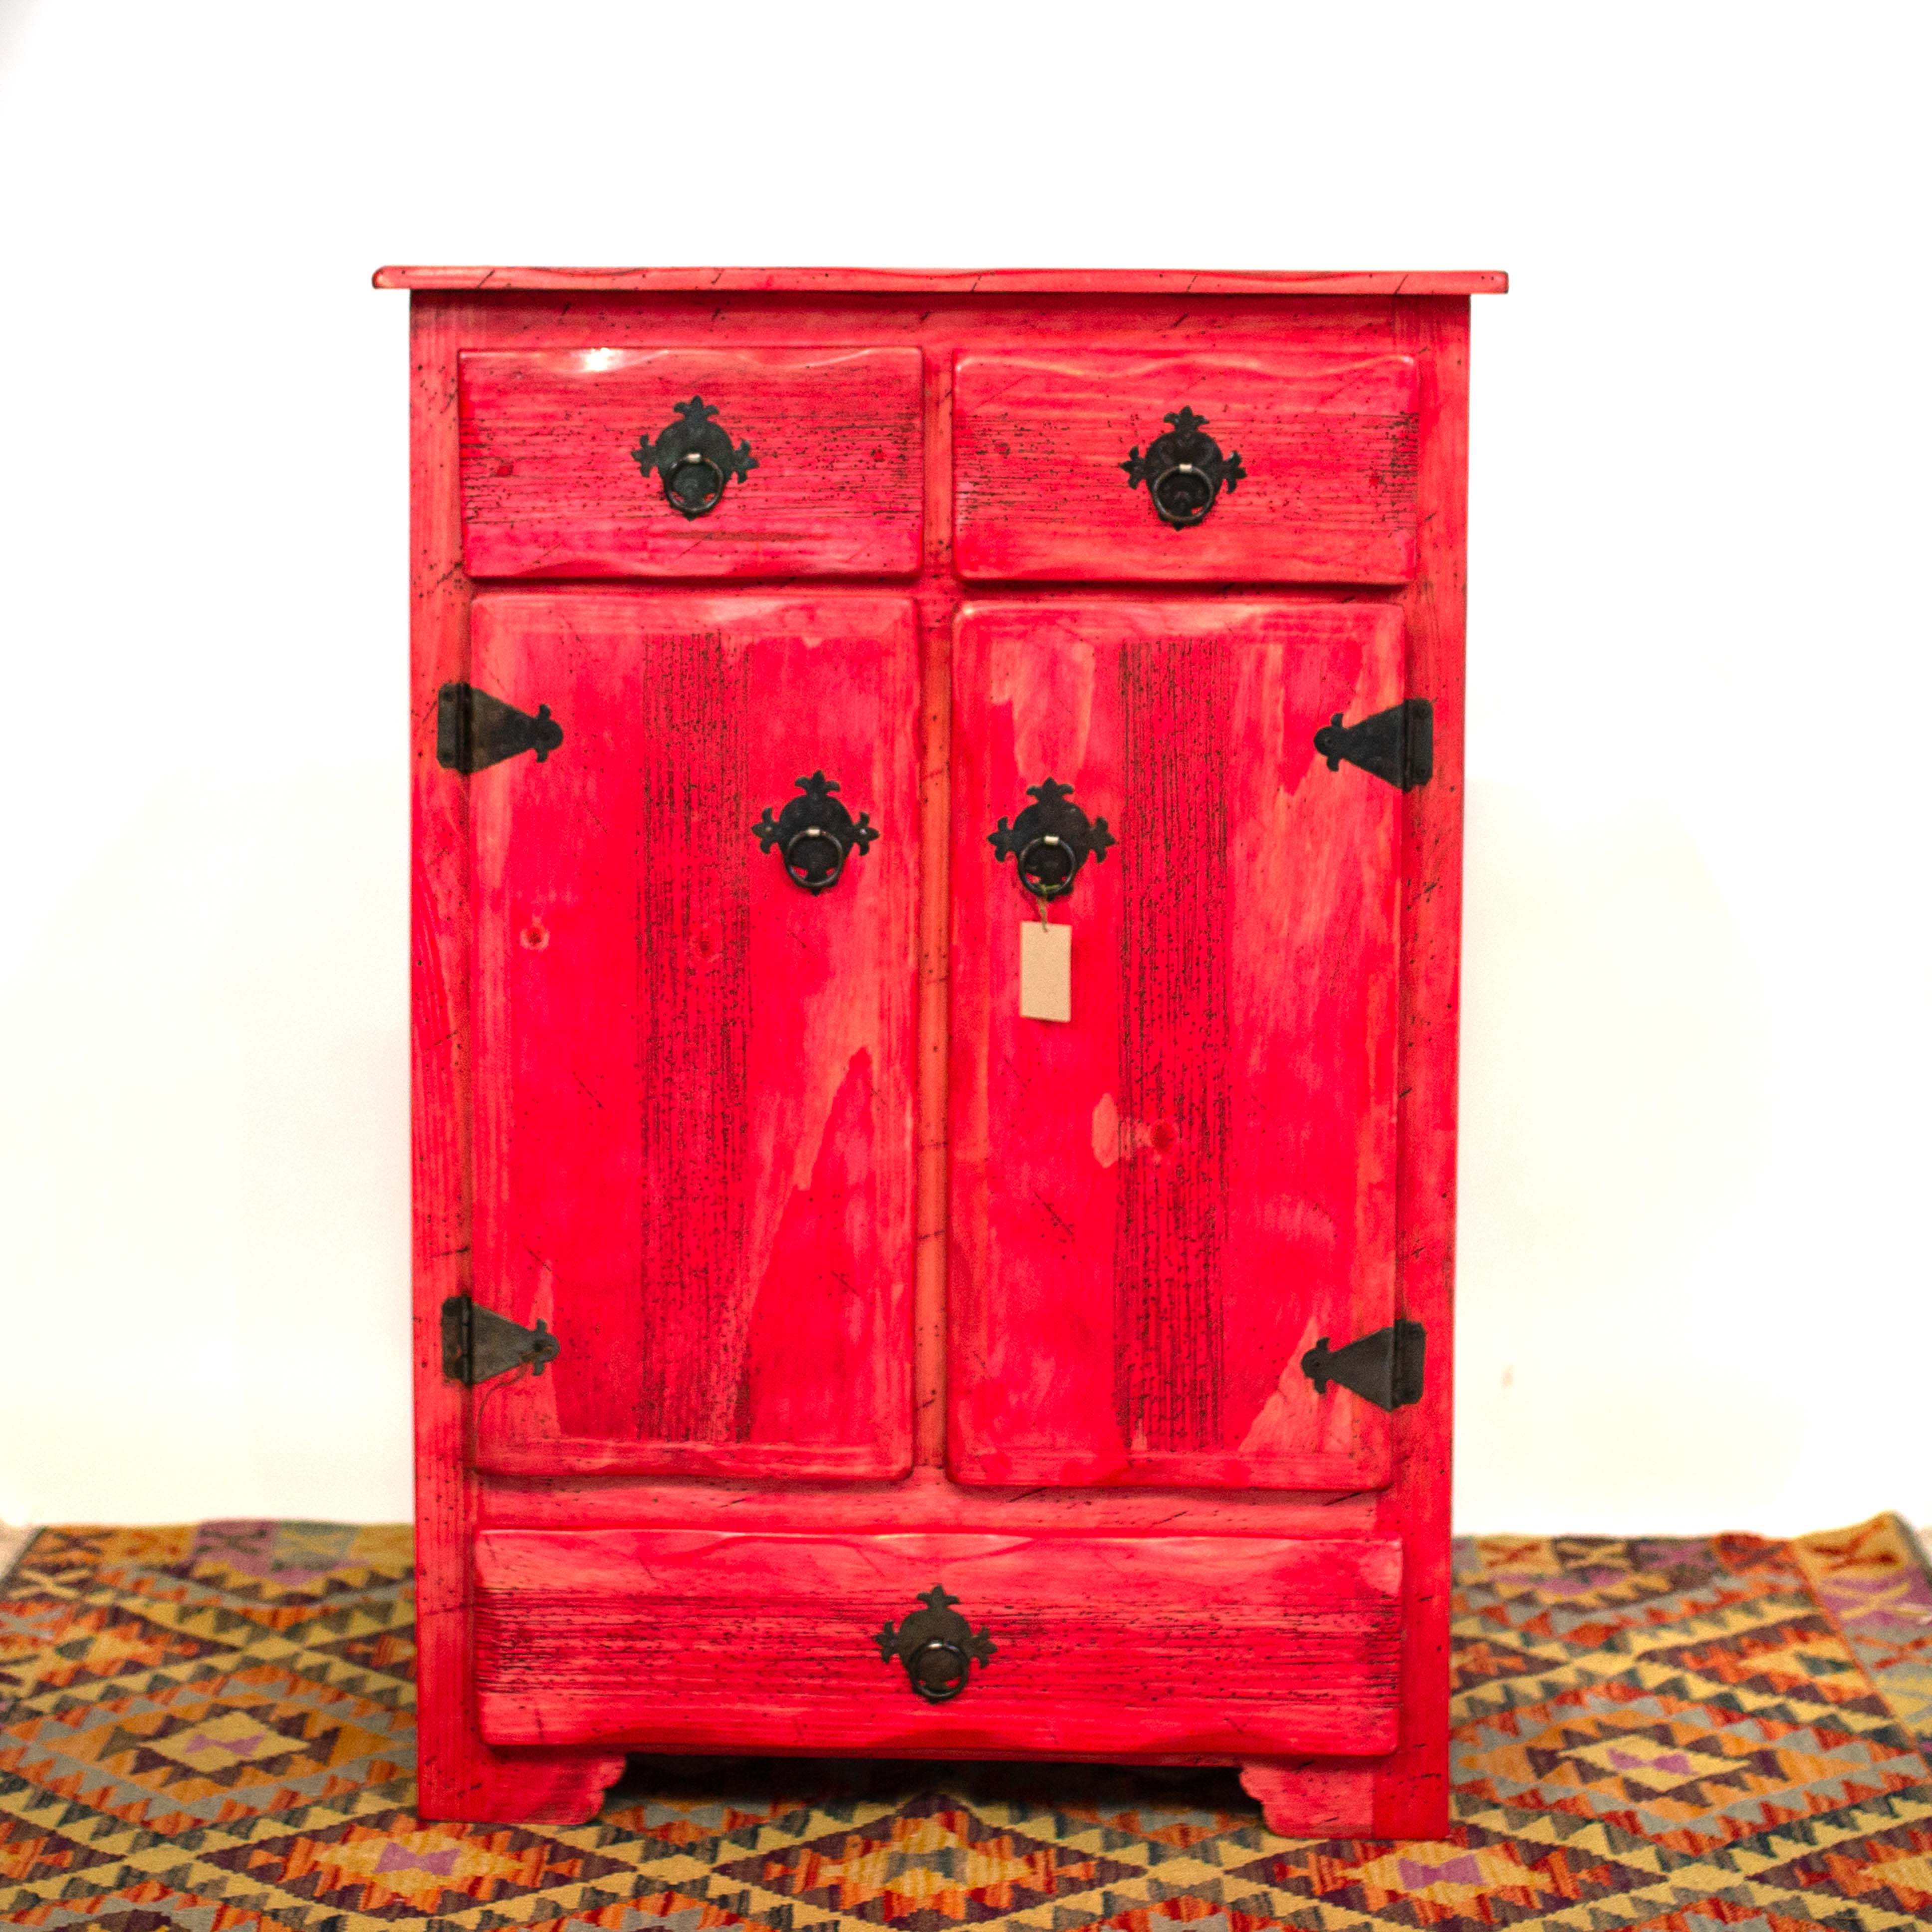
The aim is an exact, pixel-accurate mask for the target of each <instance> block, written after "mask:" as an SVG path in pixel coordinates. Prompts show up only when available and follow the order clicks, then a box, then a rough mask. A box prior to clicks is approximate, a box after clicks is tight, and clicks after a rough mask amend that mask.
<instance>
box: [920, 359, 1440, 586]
mask: <svg viewBox="0 0 1932 1932" xmlns="http://www.w3.org/2000/svg"><path fill="white" fill-rule="evenodd" d="M1415 394H1416V368H1415V362H1414V360H1413V359H1412V358H1410V357H1408V356H1347V355H1325V354H1321V353H1310V352H1303V353H1297V354H1292V355H1291V354H1282V353H1274V354H1266V353H1252V354H1248V355H1244V356H1233V355H1226V354H1217V355H1211V356H1208V355H1202V354H1199V353H1191V352H1172V353H1165V354H1160V355H1150V354H1148V353H1145V351H1142V350H1105V349H1091V348H1090V349H1083V350H1079V352H1077V353H1076V352H1071V351H1065V350H1063V351H1060V352H1058V353H1054V354H1052V355H1041V354H1038V353H1034V354H1031V355H1024V354H1018V353H1014V354H994V353H982V352H975V353H969V354H965V355H962V356H960V358H959V364H958V367H957V368H956V370H955V371H954V376H953V398H954V446H953V482H954V490H955V506H954V512H953V515H954V523H955V528H956V553H955V554H956V563H957V566H958V568H959V574H960V575H961V576H962V577H965V578H967V579H968V580H977V579H986V578H995V577H1010V578H1018V579H1031V578H1035V577H1061V578H1068V579H1075V580H1089V579H1095V580H1108V579H1116V578H1119V579H1127V578H1133V579H1139V580H1163V579H1166V580H1193V581H1200V580H1210V581H1241V580H1247V581H1263V580H1273V581H1277V582H1317V583H1401V582H1403V580H1406V578H1407V577H1409V576H1410V575H1411V574H1412V573H1413V571H1414V569H1415V516H1416V511H1415V463H1416V419H1415ZM1183 407H1187V408H1189V409H1191V410H1193V412H1194V414H1195V415H1196V416H1197V417H1205V419H1206V424H1207V434H1208V435H1210V436H1211V437H1213V438H1214V440H1215V442H1216V443H1217V444H1218V445H1219V446H1220V450H1221V453H1222V455H1223V458H1225V459H1227V460H1229V461H1230V462H1232V458H1233V457H1234V456H1235V455H1237V454H1238V455H1240V457H1241V464H1242V467H1243V469H1244V470H1245V472H1246V475H1245V476H1244V478H1242V479H1241V480H1240V481H1237V482H1236V483H1235V484H1232V486H1230V487H1224V488H1223V490H1222V491H1221V493H1220V496H1219V497H1218V498H1217V500H1216V502H1215V503H1214V507H1213V508H1211V510H1210V511H1208V514H1207V516H1206V517H1205V520H1203V521H1202V522H1201V523H1198V524H1196V525H1193V526H1191V527H1190V528H1187V529H1175V528H1174V527H1173V526H1171V525H1169V524H1168V523H1163V521H1162V520H1161V519H1160V516H1159V515H1158V514H1157V512H1156V511H1155V508H1154V502H1153V500H1152V498H1151V493H1150V491H1149V488H1148V484H1146V483H1145V482H1142V484H1139V486H1137V487H1136V486H1131V485H1130V483H1129V481H1128V476H1127V472H1125V470H1124V469H1123V467H1122V465H1123V464H1124V463H1125V462H1126V461H1127V460H1128V458H1129V456H1130V453H1134V452H1138V453H1139V454H1141V455H1143V456H1144V455H1145V454H1146V452H1147V451H1148V449H1149V447H1150V446H1151V445H1152V444H1153V443H1154V441H1155V440H1156V439H1157V438H1158V437H1160V436H1161V435H1163V434H1165V433H1166V431H1167V429H1168V427H1169V425H1168V424H1167V422H1166V420H1165V419H1166V417H1167V416H1169V415H1172V414H1174V413H1177V412H1178V411H1179V410H1181V409H1182V408H1183Z"/></svg>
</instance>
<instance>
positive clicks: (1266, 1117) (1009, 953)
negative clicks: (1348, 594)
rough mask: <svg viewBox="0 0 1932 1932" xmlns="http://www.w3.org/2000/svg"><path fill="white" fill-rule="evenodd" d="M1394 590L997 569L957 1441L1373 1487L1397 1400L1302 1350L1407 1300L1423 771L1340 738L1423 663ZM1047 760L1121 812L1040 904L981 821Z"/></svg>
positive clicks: (1002, 1456) (1011, 806)
mask: <svg viewBox="0 0 1932 1932" xmlns="http://www.w3.org/2000/svg"><path fill="white" fill-rule="evenodd" d="M1402 648H1403V624H1402V616H1401V613H1400V611H1399V610H1397V609H1395V608H1394V607H1392V606H1390V605H1387V604H1373V603H1364V604H1319V603H1264V602H1248V603H1239V604H1236V603H1217V604H1186V603H1169V604H1145V603H1142V604H1136V603H1124V602H1110V603H1106V604H1056V605H1054V606H1052V607H1046V608H1043V607H1035V606H1032V605H1029V604H1025V603H1020V602H1014V603H1010V604H985V605H974V606H971V607H968V610H966V612H965V613H964V614H963V615H962V618H961V620H960V625H959V638H958V642H957V646H956V656H955V663H954V677H955V682H954V692H955V702H956V718H955V722H954V730H953V759H954V762H953V886H952V895H953V918H954V935H953V1089H952V1113H951V1123H952V1150H953V1194H952V1204H953V1214H952V1220H953V1229H952V1234H953V1241H952V1256H953V1268H952V1271H951V1280H950V1302H951V1310H952V1314H951V1333H952V1357H951V1370H950V1383H951V1402H950V1431H949V1437H950V1468H951V1469H952V1471H953V1474H954V1475H955V1476H956V1477H957V1478H959V1480H961V1481H967V1482H976V1483H987V1484H1014V1483H1054V1484H1069V1483H1114V1482H1134V1483H1153V1484H1177V1485H1180V1484H1194V1485H1204V1484H1205V1485H1223V1484H1232V1485H1241V1486H1246V1485H1253V1484H1261V1485H1267V1486H1271V1487H1278V1488H1283V1489H1314V1488H1321V1487H1335V1488H1339V1489H1362V1488H1367V1487H1372V1486H1374V1485H1376V1484H1382V1483H1385V1482H1386V1481H1388V1475H1389V1461H1388V1456H1389V1450H1388V1445H1389V1430H1388V1418H1387V1417H1386V1416H1385V1415H1383V1414H1382V1412H1379V1411H1378V1410H1376V1409H1374V1408H1373V1407H1372V1406H1370V1405H1368V1404H1367V1403H1363V1402H1362V1401H1361V1400H1359V1399H1358V1398H1357V1397H1355V1396H1353V1395H1351V1394H1348V1393H1347V1392H1346V1391H1340V1390H1337V1389H1335V1388H1331V1390H1330V1391H1329V1392H1328V1394H1326V1395H1318V1394H1316V1391H1315V1388H1314V1386H1313V1384H1312V1383H1311V1382H1309V1380H1308V1379H1307V1377H1306V1376H1304V1375H1303V1374H1302V1373H1301V1357H1302V1355H1303V1354H1304V1352H1306V1351H1307V1349H1309V1348H1310V1347H1312V1346H1313V1345H1314V1343H1316V1341H1317V1340H1319V1338H1320V1337H1322V1336H1324V1335H1326V1336H1328V1337H1331V1340H1333V1341H1334V1343H1336V1345H1337V1346H1340V1345H1341V1344H1342V1343H1343V1342H1345V1341H1347V1340H1352V1339H1354V1338H1355V1337H1357V1336H1358V1335H1362V1334H1368V1333H1369V1332H1370V1331H1373V1330H1374V1329H1376V1328H1381V1327H1382V1326H1383V1325H1385V1324H1386V1323H1387V1322H1388V1320H1389V1319H1390V1316H1391V1301H1392V1296H1393V1290H1394V1265H1395V1256H1394V1249H1395V1220H1394V1190H1395V1180H1396V1133H1395V1129H1396V1094H1395V1086H1394V1070H1395V1052H1394V1049H1395V1028H1396V1019H1397V983H1396V971H1397V950H1396V940H1397V886H1398V879H1397V839H1398V837H1399V835H1400V823H1401V811H1400V802H1401V794H1400V793H1398V792H1397V791H1396V790H1394V789H1393V788H1392V787H1389V786H1388V785H1386V784H1383V783H1382V781H1379V780H1378V779H1375V778H1370V777H1369V776H1368V775H1367V774H1366V773H1364V772H1360V771H1358V770H1357V769H1355V768H1354V767H1352V766H1343V768H1342V769H1341V770H1340V771H1339V772H1330V771H1328V769H1326V767H1325V764H1324V762H1323V760H1322V759H1321V758H1320V757H1319V756H1318V755H1317V754H1316V752H1315V750H1314V747H1313V734H1314V733H1315V731H1316V729H1317V728H1319V727H1320V726H1322V724H1325V723H1326V722H1327V721H1328V719H1329V718H1330V717H1331V715H1332V714H1333V713H1334V712H1337V711H1342V712H1346V713H1347V714H1348V715H1350V716H1351V717H1355V716H1359V715H1363V714H1364V713H1367V712H1372V711H1375V710H1379V709H1382V708H1383V707H1385V706H1388V705H1389V704H1392V703H1395V702H1396V701H1397V700H1398V699H1399V697H1400V696H1401V695H1402V684H1401V679H1402ZM1048 777H1053V778H1057V779H1058V781H1060V782H1061V783H1062V784H1070V785H1072V786H1073V796H1074V799H1075V801H1076V803H1078V804H1079V805H1080V806H1081V807H1082V808H1083V809H1084V810H1085V811H1086V812H1087V813H1088V814H1089V815H1090V817H1105V818H1106V820H1107V821H1108V823H1109V826H1110V828H1111V829H1112V831H1113V833H1114V835H1115V838H1117V839H1118V841H1119V842H1118V844H1117V845H1116V846H1115V847H1114V849H1113V850H1111V851H1110V852H1109V853H1108V854H1107V855H1106V858H1105V859H1102V860H1098V861H1094V860H1090V861H1089V862H1088V864H1087V865H1085V868H1083V869H1082V871H1081V873H1080V874H1079V877H1078V879H1077V880H1076V884H1075V886H1074V889H1073V892H1072V893H1071V894H1070V895H1069V896H1068V898H1066V899H1065V900H1064V901H1060V902H1059V904H1058V905H1057V906H1056V907H1055V912H1054V916H1055V918H1056V919H1059V920H1061V921H1064V922H1067V923H1069V924H1070V925H1071V926H1072V928H1073V1020H1072V1022H1071V1023H1070V1024H1069V1025H1064V1026H1061V1025H1048V1024H1045V1023H1043V1022H1037V1021H1033V1020H1027V1019H1022V1018H1021V1017H1020V1016H1019V1001H1018V993H1017V984H1018V973H1019V965H1018V959H1017V953H1018V949H1019V928H1020V926H1021V923H1022V921H1023V920H1025V919H1028V918H1031V917H1032V916H1034V913H1033V905H1032V901H1031V900H1030V899H1029V898H1028V897H1027V895H1025V893H1023V892H1021V891H1020V890H1019V889H1018V885H1017V881H1016V877H1015V873H1014V867H1013V862H1011V861H1010V860H1007V861H1005V862H1001V861H1000V860H998V859H996V857H995V854H994V853H993V850H992V847H991V846H990V845H989V843H988V842H987V835H988V833H989V830H990V829H992V826H994V825H995V823H996V822H997V821H998V820H999V819H1000V818H1001V817H1010V816H1012V815H1013V814H1015V813H1016V812H1017V811H1018V810H1019V808H1021V807H1022V806H1024V805H1026V804H1027V802H1028V800H1027V797H1026V795H1025V794H1026V787H1028V786H1029V785H1031V784H1038V783H1040V781H1041V780H1043V778H1048Z"/></svg>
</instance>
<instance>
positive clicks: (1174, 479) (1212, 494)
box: [1121, 408, 1248, 530]
mask: <svg viewBox="0 0 1932 1932" xmlns="http://www.w3.org/2000/svg"><path fill="white" fill-rule="evenodd" d="M1161 420H1162V421H1163V422H1170V423H1172V424H1173V425H1174V427H1173V428H1172V429H1171V430H1169V431H1166V433H1165V434H1163V435H1160V436H1157V437H1155V438H1154V440H1153V442H1151V443H1149V444H1148V453H1147V455H1145V456H1142V454H1141V451H1140V445H1139V443H1136V444H1135V446H1134V447H1133V449H1132V450H1130V452H1128V455H1127V461H1126V462H1124V463H1122V464H1121V468H1122V469H1124V470H1125V471H1126V472H1127V487H1128V488H1129V489H1130V490H1132V489H1134V488H1136V487H1138V486H1139V485H1140V484H1142V483H1145V484H1146V485H1147V486H1148V500H1149V501H1150V502H1152V504H1153V505H1154V514H1156V515H1157V516H1158V517H1160V520H1161V521H1162V522H1163V523H1166V524H1167V525H1168V526H1169V527H1170V528H1172V529H1177V530H1186V529H1193V526H1195V525H1196V523H1200V522H1202V520H1204V519H1205V517H1206V516H1207V514H1208V511H1210V510H1211V509H1212V508H1214V505H1215V504H1216V502H1217V501H1218V500H1219V499H1220V494H1221V492H1222V490H1223V488H1224V487H1225V488H1226V489H1227V490H1229V491H1230V492H1232V490H1233V489H1234V487H1235V484H1237V483H1239V482H1241V481H1244V480H1245V478H1247V473H1248V472H1247V471H1246V470H1245V469H1243V468H1242V467H1241V452H1240V451H1239V450H1235V452H1232V454H1231V455H1227V456H1223V455H1222V454H1221V446H1220V444H1219V443H1217V442H1216V441H1215V440H1214V438H1213V437H1211V436H1210V435H1208V434H1207V430H1206V425H1207V422H1208V419H1207V418H1206V417H1205V416H1196V414H1195V413H1194V412H1193V410H1191V409H1187V408H1181V409H1178V410H1175V412H1174V413H1173V414H1172V415H1171V416H1163V418H1162V419H1161Z"/></svg>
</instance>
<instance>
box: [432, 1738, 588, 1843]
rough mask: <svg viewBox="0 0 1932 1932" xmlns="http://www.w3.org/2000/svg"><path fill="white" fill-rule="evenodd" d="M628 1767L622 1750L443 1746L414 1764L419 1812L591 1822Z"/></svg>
mask: <svg viewBox="0 0 1932 1932" xmlns="http://www.w3.org/2000/svg"><path fill="white" fill-rule="evenodd" d="M623 1775H624V1760H623V1757H622V1754H621V1753H619V1754H618V1755H616V1757H610V1756H607V1755H606V1754H603V1753H601V1752H600V1753H594V1754H587V1755H586V1754H585V1753H583V1752H582V1751H492V1750H490V1748H489V1747H488V1746H487V1745H472V1746H471V1747H470V1748H469V1749H468V1750H466V1751H457V1752H455V1753H452V1752H449V1751H440V1752H438V1753H437V1754H435V1755H434V1756H433V1757H429V1758H427V1759H425V1761H424V1762H423V1763H422V1764H420V1765H419V1766H418V1768H417V1772H416V1815H417V1816H418V1817H419V1818H422V1819H423V1820H431V1819H447V1820H452V1821H454V1822H457V1823H462V1824H466V1825H587V1824H588V1823H589V1822H590V1820H592V1818H594V1817H596V1815H597V1813H598V1808H600V1807H601V1805H602V1804H603V1802H604V1793H605V1791H606V1790H608V1789H609V1788H610V1786H612V1785H613V1784H616V1781H618V1779H619V1778H621V1777H622V1776H623Z"/></svg>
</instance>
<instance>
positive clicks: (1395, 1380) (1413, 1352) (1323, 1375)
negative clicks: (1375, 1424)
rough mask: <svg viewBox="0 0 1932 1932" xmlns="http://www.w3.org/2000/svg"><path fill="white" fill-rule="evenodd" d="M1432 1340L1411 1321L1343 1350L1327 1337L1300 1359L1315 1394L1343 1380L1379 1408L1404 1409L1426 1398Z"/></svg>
mask: <svg viewBox="0 0 1932 1932" xmlns="http://www.w3.org/2000/svg"><path fill="white" fill-rule="evenodd" d="M1428 1343H1429V1331H1428V1330H1427V1329H1426V1328H1424V1327H1423V1325H1422V1324H1421V1322H1410V1321H1407V1320H1404V1321H1400V1322H1395V1323H1394V1324H1393V1325H1391V1326H1390V1327H1388V1328H1378V1329H1377V1330H1376V1331H1375V1333H1374V1334H1373V1335H1364V1337H1362V1338H1361V1340H1360V1341H1358V1342H1351V1343H1349V1345H1348V1346H1347V1347H1346V1348H1343V1349H1330V1347H1329V1346H1328V1337H1327V1336H1326V1335H1325V1336H1323V1337H1322V1339H1321V1340H1320V1341H1319V1342H1317V1343H1316V1345H1315V1346H1314V1347H1313V1348H1312V1349H1310V1350H1309V1352H1307V1355H1304V1356H1303V1357H1302V1358H1301V1373H1303V1374H1304V1376H1307V1378H1308V1379H1309V1380H1310V1382H1313V1384H1314V1385H1315V1393H1316V1394H1317V1395H1326V1394H1328V1385H1329V1384H1330V1383H1331V1382H1340V1384H1341V1385H1342V1386H1343V1388H1345V1389H1352V1390H1354V1391H1355V1394H1358V1396H1360V1397H1362V1398H1363V1400H1364V1401H1367V1402H1372V1403H1374V1404H1375V1406H1376V1408H1378V1409H1388V1410H1391V1411H1393V1410H1395V1409H1406V1408H1407V1407H1408V1406H1409V1405H1410V1404H1411V1403H1418V1402H1420V1401H1421V1400H1422V1370H1423V1361H1424V1355H1425V1352H1426V1351H1427V1346H1428Z"/></svg>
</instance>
